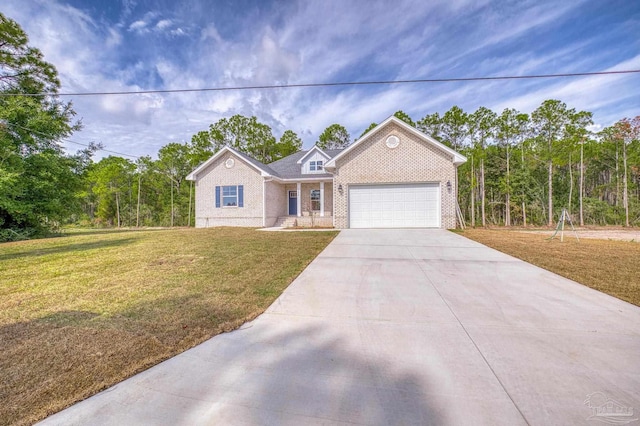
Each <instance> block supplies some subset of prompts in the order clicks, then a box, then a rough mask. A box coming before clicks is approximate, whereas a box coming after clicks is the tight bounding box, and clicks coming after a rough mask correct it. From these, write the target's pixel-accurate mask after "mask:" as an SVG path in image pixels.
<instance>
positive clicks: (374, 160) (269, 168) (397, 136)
mask: <svg viewBox="0 0 640 426" xmlns="http://www.w3.org/2000/svg"><path fill="white" fill-rule="evenodd" d="M465 161H466V158H465V157H464V156H463V155H461V154H459V153H457V152H456V151H454V150H452V149H451V148H449V147H447V146H445V145H443V144H441V143H440V142H438V141H436V140H435V139H433V138H432V137H430V136H428V135H426V134H424V133H422V132H420V131H419V130H417V129H415V128H414V127H412V126H410V125H408V124H406V123H405V122H404V121H402V120H400V119H398V118H396V117H394V116H391V117H389V118H387V119H386V120H385V121H383V122H382V123H380V124H379V125H378V126H376V127H375V128H373V129H372V130H371V131H369V132H368V133H367V134H366V135H364V136H363V137H361V138H360V139H358V140H357V141H355V142H354V143H353V144H351V145H350V146H349V147H348V148H345V149H343V150H322V149H320V148H318V147H317V146H314V147H312V148H311V149H310V150H308V151H299V152H297V153H295V154H292V155H290V156H288V157H285V158H282V159H280V160H278V161H275V162H273V163H270V164H263V163H261V162H259V161H257V160H255V159H253V158H251V157H249V156H247V155H246V154H243V153H241V152H238V151H237V150H235V149H233V148H230V147H225V148H223V149H221V150H220V151H218V152H217V153H216V154H215V155H213V156H212V157H211V158H210V159H209V160H207V161H205V162H204V163H203V164H202V165H200V166H199V167H198V168H196V169H195V170H194V171H193V172H191V173H190V174H189V175H188V176H187V179H188V180H193V181H195V184H196V227H200V228H202V227H210V226H249V227H270V226H296V225H297V226H334V227H336V228H397V227H401V228H429V227H431V228H455V227H456V196H457V179H456V177H457V173H456V170H457V167H458V166H459V165H460V164H462V163H464V162H465Z"/></svg>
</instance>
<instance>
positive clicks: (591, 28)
mask: <svg viewBox="0 0 640 426" xmlns="http://www.w3.org/2000/svg"><path fill="white" fill-rule="evenodd" d="M0 11H1V12H2V13H4V14H5V15H6V16H7V17H9V18H11V19H14V20H16V21H17V22H18V23H19V24H20V25H21V26H22V28H23V29H24V30H25V31H26V32H27V34H28V35H29V43H30V45H32V46H34V47H37V48H39V49H40V50H41V51H42V52H43V54H44V57H45V60H47V61H48V62H50V63H52V64H54V65H55V66H56V68H57V70H58V73H59V75H60V80H61V82H62V87H61V90H60V92H61V93H65V92H66V93H78V92H111V91H139V90H158V89H198V88H214V87H235V86H255V85H281V84H299V83H325V82H344V81H371V80H407V79H434V78H459V77H484V76H504V75H528V74H556V73H574V72H595V71H608V70H631V69H635V70H637V69H640V2H639V1H634V0H632V1H629V0H608V1H605V0H586V1H580V0H562V1H558V0H532V1H527V0H522V1H483V0H428V1H425V0H422V1H418V0H416V1H404V0H394V1H375V0H363V1H360V0H337V1H334V0H297V1H296V0H273V1H269V0H263V1H262V0H3V2H2V6H0ZM639 88H640V74H627V75H610V76H589V77H579V78H570V79H569V78H560V79H543V80H509V81H481V82H449V83H421V84H418V83H413V84H398V85H381V86H343V87H332V88H327V87H324V88H290V89H270V90H244V91H220V92H194V93H170V94H135V95H127V96H125V95H112V96H90V97H89V96H87V97H81V96H67V97H64V98H63V99H64V100H70V101H72V102H73V105H74V109H75V111H76V112H77V118H79V119H81V120H82V123H83V129H82V130H81V131H78V132H76V133H74V134H73V136H72V137H71V138H70V139H71V140H72V141H74V142H79V143H85V144H86V143H89V142H101V143H102V144H103V145H104V147H105V148H106V149H109V150H114V151H118V152H122V153H127V154H130V155H133V156H139V155H150V156H152V157H155V156H156V154H157V151H158V149H159V148H161V147H162V146H164V145H166V144H168V143H170V142H181V143H182V142H188V141H189V140H190V139H191V136H192V135H194V134H195V133H197V132H199V131H201V130H206V129H207V128H208V127H209V125H210V124H212V123H215V122H216V121H218V120H219V119H221V118H225V117H226V118H228V117H231V116H232V115H234V114H242V115H245V116H252V115H255V116H256V117H257V118H258V120H259V121H261V122H263V123H266V124H268V125H269V126H270V127H271V128H272V130H273V134H274V136H276V137H278V138H279V137H280V136H281V135H282V133H283V132H284V131H285V130H287V129H291V130H293V131H295V132H296V133H297V134H298V135H299V136H300V137H301V138H302V140H303V142H304V148H305V149H308V148H309V147H311V146H312V145H313V144H314V142H315V141H316V140H317V139H318V136H319V135H320V133H322V131H323V130H324V129H325V128H326V127H327V126H329V125H331V124H333V123H339V124H342V125H343V126H345V127H346V128H347V130H348V131H349V132H350V134H351V137H352V138H356V137H358V136H359V135H360V134H361V133H362V131H363V130H364V129H365V128H367V127H368V125H369V124H370V123H372V122H381V121H383V120H384V119H385V118H387V117H388V116H390V115H391V114H393V113H394V112H395V111H397V110H403V111H404V112H406V113H407V114H409V115H410V116H411V117H412V118H413V119H414V120H416V121H417V120H419V119H420V118H422V117H424V116H425V115H426V114H432V113H434V112H439V113H441V114H442V113H444V112H445V111H447V110H448V109H450V108H451V107H452V106H454V105H457V106H459V107H461V108H462V109H463V110H465V111H466V112H473V111H474V110H476V109H477V108H478V107H480V106H485V107H488V108H490V109H492V110H494V111H496V112H497V113H500V112H501V111H502V110H503V109H504V108H516V109H518V110H520V111H522V112H527V113H530V112H531V111H533V110H534V109H535V108H536V107H538V106H539V105H540V104H541V103H542V101H544V100H545V99H560V100H562V101H563V102H565V103H567V105H568V106H569V107H571V108H576V109H577V110H587V111H591V112H593V113H594V122H595V125H594V129H598V128H601V127H605V126H608V125H611V124H613V123H614V122H616V121H617V120H619V119H621V118H623V117H635V116H636V115H640V90H639ZM65 146H66V147H67V148H68V150H69V152H74V151H75V150H77V149H79V148H81V147H80V146H78V145H74V144H72V143H70V142H65ZM106 155H109V153H108V152H102V153H99V154H98V155H97V157H98V158H99V157H102V156H106Z"/></svg>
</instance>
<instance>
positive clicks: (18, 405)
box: [0, 228, 337, 424]
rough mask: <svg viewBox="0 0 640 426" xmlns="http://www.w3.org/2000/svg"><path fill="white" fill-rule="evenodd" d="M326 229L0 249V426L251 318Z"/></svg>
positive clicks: (35, 415) (121, 235) (174, 233)
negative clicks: (307, 231)
mask: <svg viewBox="0 0 640 426" xmlns="http://www.w3.org/2000/svg"><path fill="white" fill-rule="evenodd" d="M336 234H337V233H336V232H325V233H306V232H295V233H285V232H256V231H255V230H251V229H228V228H219V229H197V230H196V229H179V230H154V231H130V232H113V233H110V232H86V233H85V232H83V233H77V234H73V235H71V236H68V237H61V238H53V239H47V240H38V241H23V242H17V243H7V244H1V245H0V372H1V375H0V424H30V423H33V422H35V421H37V420H39V419H42V418H43V417H45V416H47V415H50V414H52V413H55V412H57V411H59V410H61V409H63V408H65V407H66V406H68V405H70V404H72V403H74V402H77V401H79V400H82V399H84V398H86V397H88V396H90V395H93V394H95V393H96V392H99V391H100V390H102V389H105V388H107V387H109V386H111V385H113V384H115V383H117V382H119V381H121V380H123V379H125V378H127V377H129V376H131V375H133V374H135V373H137V372H139V371H142V370H144V369H146V368H148V367H150V366H152V365H154V364H157V363H158V362H160V361H162V360H164V359H166V358H168V357H171V356H173V355H176V354H178V353H180V352H182V351H184V350H186V349H188V348H190V347H193V346H194V345H196V344H198V343H201V342H203V341H204V340H206V339H208V338H210V337H212V336H214V335H216V334H219V333H221V332H224V331H229V330H233V329H234V328H237V327H238V326H240V325H241V324H242V323H244V322H246V321H247V320H250V319H253V318H254V317H256V316H257V315H259V314H260V313H262V312H263V311H264V310H265V309H266V308H267V307H268V306H269V305H270V304H271V303H272V302H273V300H275V298H276V297H277V296H278V295H280V293H281V292H282V291H283V290H284V289H285V288H286V287H287V285H288V284H289V283H291V281H293V279H294V278H295V277H296V276H297V275H298V274H299V273H300V272H301V271H302V270H303V269H304V268H305V267H306V266H307V265H308V264H309V263H310V262H311V260H313V259H314V258H315V257H316V256H317V254H318V253H319V252H320V251H322V249H324V247H326V245H327V244H328V243H329V242H330V241H331V240H332V239H333V238H334V237H335V235H336Z"/></svg>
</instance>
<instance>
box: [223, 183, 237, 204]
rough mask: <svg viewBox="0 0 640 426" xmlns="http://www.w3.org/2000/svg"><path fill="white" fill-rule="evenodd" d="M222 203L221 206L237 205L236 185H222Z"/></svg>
mask: <svg viewBox="0 0 640 426" xmlns="http://www.w3.org/2000/svg"><path fill="white" fill-rule="evenodd" d="M222 205H223V206H237V205H238V187H237V186H235V185H232V186H223V187H222Z"/></svg>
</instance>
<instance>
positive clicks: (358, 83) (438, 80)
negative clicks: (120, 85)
mask: <svg viewBox="0 0 640 426" xmlns="http://www.w3.org/2000/svg"><path fill="white" fill-rule="evenodd" d="M636 73H640V70H621V71H596V72H576V73H563V74H533V75H506V76H493V77H459V78H425V79H413V80H380V81H345V82H334V83H299V84H273V85H261V86H231V87H209V88H200V89H159V90H137V91H118V92H67V93H56V92H43V93H0V96H107V95H143V94H153V93H189V92H224V91H231V90H255V89H291V88H301V87H337V86H373V85H388V84H413V83H449V82H460V81H491V80H525V79H540V78H561V77H588V76H598V75H612V74H636Z"/></svg>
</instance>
